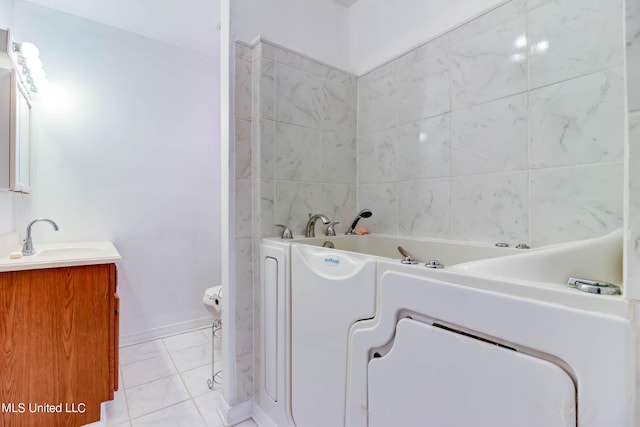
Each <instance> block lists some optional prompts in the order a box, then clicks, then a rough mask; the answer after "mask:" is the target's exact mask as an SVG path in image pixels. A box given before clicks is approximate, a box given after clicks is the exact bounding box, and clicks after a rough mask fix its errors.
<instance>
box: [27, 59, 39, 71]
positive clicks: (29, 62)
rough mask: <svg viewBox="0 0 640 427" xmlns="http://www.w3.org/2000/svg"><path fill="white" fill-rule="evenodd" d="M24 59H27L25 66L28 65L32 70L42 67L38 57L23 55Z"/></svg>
mask: <svg viewBox="0 0 640 427" xmlns="http://www.w3.org/2000/svg"><path fill="white" fill-rule="evenodd" d="M25 59H26V60H27V67H29V70H31V71H33V70H38V69H42V61H41V60H40V58H38V57H35V58H30V57H25Z"/></svg>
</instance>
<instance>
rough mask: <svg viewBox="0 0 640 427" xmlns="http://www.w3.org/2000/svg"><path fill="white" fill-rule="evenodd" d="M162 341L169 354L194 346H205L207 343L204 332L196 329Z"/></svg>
mask: <svg viewBox="0 0 640 427" xmlns="http://www.w3.org/2000/svg"><path fill="white" fill-rule="evenodd" d="M162 341H163V342H164V345H165V346H166V347H167V350H169V352H173V351H177V350H182V349H185V348H189V347H193V346H196V345H201V344H205V343H207V337H206V336H205V332H204V331H203V330H202V329H198V330H195V331H191V332H187V333H184V334H179V335H174V336H171V337H167V338H163V339H162Z"/></svg>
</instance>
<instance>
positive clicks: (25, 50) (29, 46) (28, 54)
mask: <svg viewBox="0 0 640 427" xmlns="http://www.w3.org/2000/svg"><path fill="white" fill-rule="evenodd" d="M20 53H21V54H22V56H24V57H25V58H26V59H31V58H37V57H38V56H40V51H39V50H38V48H37V47H36V45H34V44H33V43H29V42H22V43H20Z"/></svg>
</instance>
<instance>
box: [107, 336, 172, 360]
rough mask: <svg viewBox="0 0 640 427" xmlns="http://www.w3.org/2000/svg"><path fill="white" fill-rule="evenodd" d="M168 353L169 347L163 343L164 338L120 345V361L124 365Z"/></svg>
mask: <svg viewBox="0 0 640 427" xmlns="http://www.w3.org/2000/svg"><path fill="white" fill-rule="evenodd" d="M166 354H168V352H167V348H166V347H165V346H164V344H163V343H162V340H154V341H148V342H144V343H141V344H135V345H130V346H127V347H120V354H119V362H120V366H121V367H122V366H124V365H128V364H130V363H134V362H138V361H140V360H146V359H152V358H154V357H158V356H162V355H166Z"/></svg>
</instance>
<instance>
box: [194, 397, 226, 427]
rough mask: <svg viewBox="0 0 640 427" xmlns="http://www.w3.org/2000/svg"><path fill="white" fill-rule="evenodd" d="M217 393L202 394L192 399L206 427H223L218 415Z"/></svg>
mask: <svg viewBox="0 0 640 427" xmlns="http://www.w3.org/2000/svg"><path fill="white" fill-rule="evenodd" d="M218 396H219V393H218V392H213V393H207V394H203V395H202V396H198V397H196V398H194V399H193V401H194V402H195V404H196V406H197V407H198V409H199V410H200V413H201V414H202V418H204V420H205V422H206V423H207V427H223V425H224V424H223V423H222V420H221V419H220V416H219V415H218V411H217V408H218Z"/></svg>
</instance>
